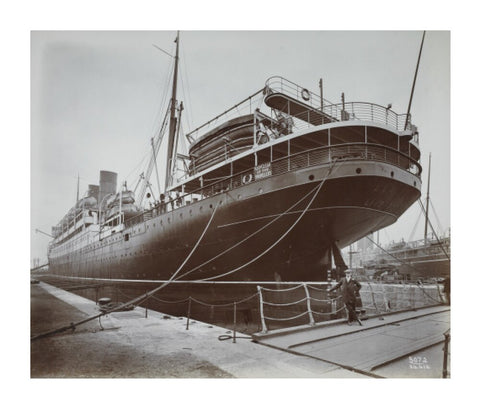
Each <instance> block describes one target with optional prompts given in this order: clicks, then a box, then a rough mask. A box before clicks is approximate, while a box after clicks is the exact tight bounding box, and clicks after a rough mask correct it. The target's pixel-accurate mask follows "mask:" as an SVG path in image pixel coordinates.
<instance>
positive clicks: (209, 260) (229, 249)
mask: <svg viewBox="0 0 480 408" xmlns="http://www.w3.org/2000/svg"><path fill="white" fill-rule="evenodd" d="M332 168H333V167H331V168H330V169H329V173H330V172H331V169H332ZM338 168H340V166H338ZM338 168H337V169H338ZM327 178H328V174H327ZM325 180H326V178H325V179H324V180H323V181H322V184H321V185H323V183H324V182H325ZM317 188H318V186H317V187H315V188H313V189H312V190H311V191H309V192H308V193H307V194H306V195H304V196H303V197H302V198H301V199H300V200H298V201H297V202H296V203H294V204H293V205H292V206H290V207H289V208H288V209H287V210H285V211H284V212H283V213H281V214H279V215H277V216H276V217H275V218H274V219H273V220H271V221H270V222H268V223H267V224H265V225H264V226H263V227H261V228H260V229H258V230H257V231H255V232H253V233H252V234H250V235H249V236H247V237H245V238H243V239H242V240H241V241H239V242H237V243H236V244H234V245H233V246H231V247H230V248H227V249H226V250H225V251H223V252H221V253H220V254H218V255H216V256H214V257H213V258H210V259H208V260H207V261H205V262H204V263H202V264H200V265H198V266H196V267H195V268H193V269H191V270H189V271H188V272H185V274H183V275H182V276H181V277H180V278H184V277H185V276H187V275H189V274H190V273H192V272H194V271H196V270H197V269H200V268H202V267H203V266H205V265H207V264H208V263H210V262H212V261H214V260H215V259H217V258H220V257H221V256H222V255H224V254H226V253H227V252H229V251H231V250H232V249H234V248H236V247H237V246H239V245H241V244H243V243H244V242H245V241H247V240H248V239H250V238H252V237H253V236H255V235H257V234H258V233H260V232H261V231H263V230H264V229H265V228H267V227H268V226H270V225H271V224H273V223H274V222H275V221H277V220H278V219H279V218H281V217H283V216H284V215H285V214H286V213H288V212H289V211H290V210H291V209H292V208H295V207H296V206H297V205H298V204H300V203H301V202H302V201H303V200H305V199H306V198H307V197H308V196H309V195H310V194H312V193H313V192H314V191H315V190H316V189H317ZM300 216H303V215H302V214H301V215H300Z"/></svg>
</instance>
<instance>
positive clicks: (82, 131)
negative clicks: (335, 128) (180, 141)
mask: <svg viewBox="0 0 480 408" xmlns="http://www.w3.org/2000/svg"><path fill="white" fill-rule="evenodd" d="M175 34H176V33H175V32H174V31H32V32H31V140H30V143H31V173H30V176H31V207H30V208H31V257H32V258H40V259H41V262H43V261H45V260H46V252H47V244H48V242H49V240H50V238H49V237H47V236H46V235H43V234H42V233H38V232H36V230H37V229H39V230H41V231H44V232H46V233H50V232H51V227H52V226H53V225H56V223H57V222H58V221H59V220H60V219H61V218H62V217H63V215H64V214H65V213H66V212H67V211H68V210H69V209H70V208H71V207H72V206H73V205H74V203H75V199H76V194H77V178H78V179H79V190H80V196H82V195H83V194H84V193H85V192H86V190H87V187H88V184H98V179H99V171H100V170H109V171H114V172H116V173H118V184H120V182H123V181H127V185H128V186H129V187H130V188H132V189H133V188H134V187H135V185H136V183H137V181H138V177H139V175H140V173H141V172H142V171H143V170H144V169H145V168H146V166H147V163H148V159H149V154H150V151H151V147H150V139H151V138H152V137H154V136H155V135H156V134H157V132H158V129H159V127H160V123H161V121H162V119H163V115H164V113H165V109H166V103H167V102H168V99H169V97H170V85H169V80H170V78H171V71H172V61H173V59H172V58H171V57H170V56H169V55H167V53H170V54H174V46H175V44H174V39H175ZM421 37H422V31H413V30H412V31H188V30H187V31H182V32H181V33H180V49H181V51H180V81H179V84H180V87H179V88H180V89H179V95H178V99H179V100H182V101H183V104H184V106H185V111H184V113H183V115H182V129H183V131H184V132H188V131H189V130H192V129H194V128H195V127H197V126H199V125H200V124H202V123H204V122H205V121H207V120H209V119H211V118H213V117H214V116H216V115H217V114H219V113H222V112H223V111H225V110H226V109H228V108H230V107H231V106H233V105H234V104H236V103H238V102H239V101H241V100H243V99H244V98H245V97H247V96H249V95H251V94H253V93H254V92H256V91H257V90H259V89H261V88H262V87H263V86H264V84H265V81H266V79H267V78H269V77H270V76H273V75H280V76H283V77H285V78H287V79H289V80H291V81H293V82H295V83H298V84H300V85H301V86H303V87H306V88H308V89H310V90H312V91H313V92H317V93H318V82H319V79H320V78H322V79H323V87H324V97H325V98H326V99H328V100H329V101H332V102H334V103H339V102H340V101H341V93H342V92H344V93H345V99H346V101H347V102H348V101H366V102H373V103H377V104H380V105H384V106H386V105H387V104H389V103H391V104H392V110H393V111H395V112H397V113H406V111H407V107H408V102H409V98H410V93H411V89H412V83H413V79H414V72H415V67H416V63H417V57H418V52H419V48H420V43H421ZM158 48H161V49H162V50H163V52H162V51H160V50H159V49H158ZM411 113H412V121H413V123H414V124H415V125H416V126H417V127H418V129H419V132H420V147H421V151H422V159H421V164H422V166H423V167H424V173H423V180H424V183H423V191H422V195H425V194H426V185H427V183H426V175H427V173H428V155H429V154H430V153H431V155H432V168H431V188H430V196H431V200H432V203H433V208H434V210H435V215H436V216H435V217H434V218H433V219H432V221H433V222H434V226H435V228H436V229H437V233H441V234H443V233H445V232H446V231H448V228H449V227H450V115H449V113H450V33H449V32H448V31H427V33H426V36H425V42H424V46H423V51H422V56H421V61H420V66H419V70H418V76H417V80H416V86H415V91H414V96H413V100H412V107H411ZM161 153H162V152H161ZM159 166H160V167H161V158H159ZM152 177H154V176H153V175H152ZM160 177H161V180H163V177H162V176H160ZM151 181H152V183H154V180H153V179H151ZM420 214H421V209H420V206H419V205H418V204H414V205H413V206H412V207H411V208H410V209H409V210H408V211H407V212H406V213H405V214H404V215H403V216H402V217H401V218H400V219H399V220H398V221H397V223H396V224H395V225H394V226H392V227H389V228H388V229H386V230H383V231H382V232H381V233H380V236H379V238H380V241H381V242H382V243H386V242H389V241H390V240H399V239H401V238H404V239H410V238H412V239H419V238H421V237H422V236H423V223H424V221H423V219H421V220H420V222H419V223H418V224H417V225H418V226H417V228H416V230H415V225H416V222H417V219H418V218H419V216H420ZM431 215H432V213H431ZM437 218H438V220H439V222H440V224H439V223H438V222H437Z"/></svg>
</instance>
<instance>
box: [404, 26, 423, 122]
mask: <svg viewBox="0 0 480 408" xmlns="http://www.w3.org/2000/svg"><path fill="white" fill-rule="evenodd" d="M423 40H425V31H424V32H423V36H422V43H421V44H420V51H419V52H418V60H417V68H415V76H414V77H413V85H412V92H411V93H410V101H409V102H408V109H407V118H406V120H405V128H404V129H403V130H407V125H408V123H409V122H410V108H411V107H412V99H413V91H415V82H417V74H418V66H419V65H420V57H421V56H422V48H423Z"/></svg>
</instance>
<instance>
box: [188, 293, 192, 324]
mask: <svg viewBox="0 0 480 408" xmlns="http://www.w3.org/2000/svg"><path fill="white" fill-rule="evenodd" d="M191 307H192V298H191V297H190V296H189V297H188V311H187V330H188V328H189V326H190V309H191Z"/></svg>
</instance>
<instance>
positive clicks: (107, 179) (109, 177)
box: [98, 170, 117, 205]
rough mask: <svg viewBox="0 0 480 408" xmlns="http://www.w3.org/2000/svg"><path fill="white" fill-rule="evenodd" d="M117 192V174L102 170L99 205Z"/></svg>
mask: <svg viewBox="0 0 480 408" xmlns="http://www.w3.org/2000/svg"><path fill="white" fill-rule="evenodd" d="M116 191H117V173H114V172H112V171H106V170H100V190H99V192H98V205H100V204H101V203H102V200H103V199H104V198H105V196H107V195H109V194H111V193H116Z"/></svg>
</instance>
